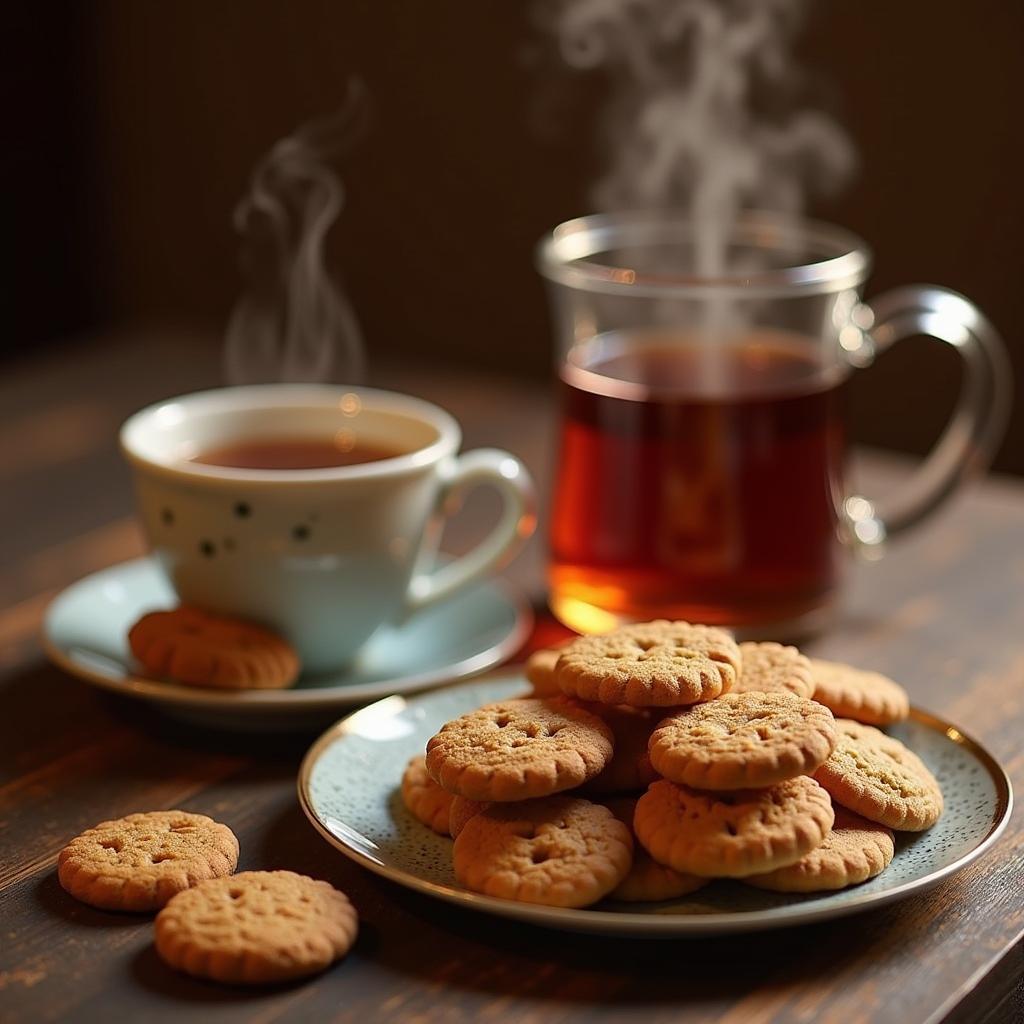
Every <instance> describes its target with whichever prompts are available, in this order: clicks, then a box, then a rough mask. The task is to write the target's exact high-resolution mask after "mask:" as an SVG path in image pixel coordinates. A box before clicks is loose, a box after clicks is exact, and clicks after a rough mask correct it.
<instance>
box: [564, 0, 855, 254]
mask: <svg viewBox="0 0 1024 1024" xmlns="http://www.w3.org/2000/svg"><path fill="white" fill-rule="evenodd" d="M806 8H807V3H806V2H805V0H557V2H555V3H554V4H552V5H551V6H550V7H548V6H547V5H545V12H544V13H547V15H548V17H549V18H550V22H549V24H550V28H551V31H553V32H554V34H555V37H556V39H557V42H558V46H559V51H560V53H561V56H562V59H563V60H564V61H565V63H566V64H568V65H569V66H570V67H571V68H574V69H579V70H585V69H593V68H596V69H601V70H603V71H604V72H605V73H606V74H607V75H608V76H609V78H610V80H611V102H610V104H609V106H608V109H607V112H606V117H605V125H604V128H605V133H606V138H607V144H608V148H609V153H610V163H609V167H608V170H607V173H606V174H605V175H604V177H602V178H601V180H600V181H599V182H598V183H597V185H596V187H595V188H594V200H595V201H596V203H597V205H598V206H599V207H600V208H602V209H622V208H638V207H639V208H648V209H649V208H664V207H682V208H684V209H688V210H689V212H690V215H691V218H692V219H693V221H694V223H695V225H696V227H697V232H696V234H697V243H698V244H697V249H698V252H697V260H698V268H697V269H698V270H699V271H700V272H703V273H706V274H714V273H715V272H717V271H719V270H721V269H724V264H725V252H726V239H727V237H728V233H729V228H730V226H731V225H732V223H733V221H734V219H735V217H736V214H737V212H738V211H739V210H740V209H742V208H744V207H757V208H760V209H770V210H773V211H778V212H789V213H797V212H799V211H800V210H802V209H803V207H804V203H805V199H806V192H807V190H808V188H809V187H815V188H818V189H820V190H822V191H827V190H830V189H833V188H835V187H837V186H839V185H841V184H842V183H843V182H844V180H845V179H846V178H847V177H848V176H849V174H850V172H851V170H852V168H853V164H854V153H853V149H852V146H851V145H850V142H849V141H848V139H847V137H846V135H845V134H844V133H843V131H842V130H841V129H840V127H839V126H838V125H837V124H836V123H835V122H834V121H833V120H832V119H830V118H829V117H827V116H826V115H824V114H823V113H821V112H818V111H814V110H809V109H792V104H790V109H788V110H784V111H782V112H780V111H779V110H778V109H775V110H771V111H770V110H769V109H768V108H770V107H771V106H772V105H773V104H774V106H775V107H776V108H778V107H779V106H780V105H782V104H784V101H785V100H787V99H788V98H789V97H790V96H791V94H792V93H793V90H794V86H795V84H796V81H795V73H794V57H793V54H792V43H793V40H794V37H795V35H796V33H797V31H798V29H799V27H800V25H801V22H802V20H803V16H804V13H805V11H806Z"/></svg>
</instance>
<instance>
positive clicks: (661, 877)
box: [604, 797, 708, 903]
mask: <svg viewBox="0 0 1024 1024" xmlns="http://www.w3.org/2000/svg"><path fill="white" fill-rule="evenodd" d="M604 804H605V806H606V807H607V808H608V810H610V811H611V812H612V814H614V815H615V817H616V818H618V819H619V821H621V822H622V823H623V824H624V825H626V827H627V828H628V829H629V831H630V833H632V832H633V814H634V812H635V811H636V800H635V799H633V798H632V797H616V798H614V799H612V800H605V801H604ZM707 884H708V879H706V878H700V877H698V876H697V875H684V874H681V873H680V872H679V871H673V870H672V868H667V867H665V865H664V864H659V863H658V862H657V861H656V860H654V859H653V858H652V857H651V855H650V854H649V853H648V852H647V851H646V850H645V849H644V848H643V847H642V846H641V845H640V844H639V843H634V844H633V864H632V867H630V869H629V874H628V875H626V877H625V878H624V879H623V880H622V881H621V882H620V883H619V884H618V885H617V886H616V887H615V888H614V889H613V890H612V891H611V892H610V893H609V894H608V898H609V899H611V900H621V901H622V902H623V903H658V902H660V901H661V900H674V899H679V897H680V896H687V895H688V894H689V893H691V892H696V891H697V890H698V889H700V888H703V887H704V886H705V885H707Z"/></svg>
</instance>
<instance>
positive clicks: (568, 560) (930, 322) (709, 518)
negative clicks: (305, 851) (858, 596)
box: [538, 212, 1010, 638]
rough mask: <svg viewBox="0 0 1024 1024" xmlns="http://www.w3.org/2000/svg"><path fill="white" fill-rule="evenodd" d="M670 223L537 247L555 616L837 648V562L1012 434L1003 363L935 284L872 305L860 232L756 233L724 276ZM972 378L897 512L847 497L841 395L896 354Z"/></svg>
mask: <svg viewBox="0 0 1024 1024" xmlns="http://www.w3.org/2000/svg"><path fill="white" fill-rule="evenodd" d="M697 242H698V239H697V238H696V237H695V233H694V229H693V226H692V224H691V223H690V222H689V221H687V220H686V219H685V218H683V217H681V216H679V217H677V216H672V215H666V214H664V213H655V212H651V213H622V214H607V215H598V216H592V217H583V218H580V219H578V220H573V221H569V222H567V223H565V224H562V225H561V226H559V227H558V228H556V229H555V231H554V232H553V233H552V234H551V236H549V237H548V238H546V239H544V240H543V241H542V242H541V245H540V248H539V251H538V265H539V269H540V271H541V273H542V274H543V276H544V277H545V278H546V280H547V282H548V284H549V288H550V295H551V301H552V310H553V316H554V325H555V334H556V338H557V353H558V366H559V377H560V381H561V392H562V394H561V399H562V408H563V412H562V426H561V449H560V455H559V461H558V467H557V474H556V479H555V488H554V503H553V510H552V519H551V525H550V545H551V561H550V569H549V586H550V604H551V608H552V611H553V612H554V613H555V615H556V616H557V617H558V618H559V619H561V620H562V621H563V622H564V623H565V624H566V625H568V626H571V627H572V628H574V629H577V630H579V631H582V632H602V631H605V630H608V629H611V628H613V627H614V626H615V625H617V624H618V623H620V622H623V621H629V620H634V621H636V620H646V619H653V618H679V619H688V620H690V621H696V622H706V623H713V624H721V625H728V626H731V627H733V628H734V629H736V630H737V632H738V633H739V634H740V635H743V636H750V637H757V636H770V637H775V638H782V637H786V636H790V637H793V636H799V635H801V634H804V633H808V632H812V631H814V630H816V629H819V628H821V626H822V625H824V623H825V622H826V621H827V620H828V617H829V612H830V611H831V610H832V609H833V608H834V606H835V600H836V597H837V592H838V586H839V582H840V576H841V569H842V563H843V561H844V560H845V554H846V551H847V550H849V549H851V548H852V549H853V550H855V551H860V552H861V553H863V554H866V555H868V556H869V557H877V556H878V555H879V554H880V553H881V550H882V548H881V545H882V544H883V542H884V541H885V539H886V538H887V537H889V536H892V535H894V534H896V533H899V532H900V531H902V530H904V529H907V528H908V527H911V526H913V525H914V524H915V523H917V522H918V521H919V520H921V519H922V518H924V517H925V516H926V515H928V514H929V513H930V512H932V511H933V510H934V509H935V508H937V507H938V506H939V505H940V504H941V503H942V502H943V501H944V500H945V499H946V498H947V497H949V496H950V495H951V494H952V493H953V491H955V490H956V488H957V487H958V486H959V485H960V484H961V483H962V482H963V481H964V480H965V479H966V478H967V477H968V476H970V475H971V474H972V473H974V472H977V471H978V470H979V469H982V468H983V467H984V466H985V465H986V464H987V463H988V461H989V459H990V457H991V455H992V453H993V451H994V449H995V447H996V445H997V444H998V442H999V440H1000V438H1001V436H1002V432H1003V429H1004V427H1005V424H1006V418H1007V413H1008V409H1009V404H1010V383H1009V382H1010V373H1009V368H1008V361H1007V356H1006V351H1005V346H1004V344H1003V342H1002V340H1001V339H1000V338H999V336H998V335H997V334H996V332H995V331H994V330H993V328H992V326H991V325H990V324H989V323H988V321H987V320H986V319H985V318H984V317H983V316H982V314H981V313H980V312H979V311H978V310H977V309H976V308H975V307H974V306H973V305H971V303H970V302H968V301H967V300H966V299H964V298H963V297H961V296H960V295H957V294H955V293H954V292H951V291H947V290H946V289H942V288H937V287H933V286H930V285H929V286H914V287H907V288H899V289H896V290H895V291H891V292H889V293H887V294H885V295H883V296H881V297H880V298H878V299H875V300H874V301H872V303H871V304H870V306H869V305H866V304H865V303H864V302H862V301H861V289H862V287H863V284H864V281H865V279H866V278H867V276H868V272H869V269H870V263H871V259H870V253H869V251H868V249H867V247H866V246H865V245H864V243H863V242H862V241H861V240H860V239H859V238H857V237H856V236H854V235H852V234H850V233H849V232H847V231H845V230H842V229H840V228H837V227H833V226H831V225H826V224H820V223H815V222H811V221H806V220H802V219H799V218H792V217H783V216H779V215H767V214H753V213H752V214H748V215H745V216H743V217H742V218H741V219H740V220H739V221H738V222H737V224H736V225H735V227H734V229H733V230H732V232H731V234H730V236H729V238H728V240H727V243H728V247H727V256H728V259H727V261H726V264H725V265H726V266H727V267H729V268H730V269H729V271H728V272H727V273H723V274H720V275H717V276H713V277H708V276H701V275H699V274H697V273H695V269H694V268H695V267H696V266H697V265H698V256H699V253H698V250H697ZM922 334H923V335H929V336H931V337H933V338H936V339H938V340H940V341H944V342H946V343H948V344H950V345H952V346H954V347H955V348H956V350H957V351H958V352H959V353H960V355H961V356H962V357H963V360H964V365H965V374H964V385H963V388H962V392H961V395H960V398H959V403H958V405H957V408H956V411H955V413H954V415H953V417H952V420H951V421H950V423H949V425H948V427H947V428H946V430H945V433H944V434H943V436H942V438H941V439H940V441H939V443H938V444H937V445H936V447H935V449H934V450H933V451H932V453H931V454H930V455H929V456H928V457H927V458H926V459H925V461H924V462H923V464H922V465H921V466H920V467H919V468H918V469H917V471H916V472H915V473H914V474H913V475H912V476H911V477H910V479H909V480H908V481H907V483H906V484H905V485H904V487H903V489H902V491H901V492H900V493H899V494H897V495H896V496H895V497H896V502H895V504H894V505H893V506H892V509H893V510H892V511H891V512H890V513H889V514H886V515H884V516H883V515H882V514H881V513H879V512H878V511H876V509H875V506H874V504H873V503H872V502H871V501H870V500H869V499H867V498H865V497H861V496H859V495H855V494H851V493H849V492H848V491H847V489H846V487H845V484H844V449H845V436H844V435H845V432H844V428H843V418H842V405H843V402H842V390H843V385H844V382H845V381H846V379H847V378H848V377H849V375H850V373H851V371H852V370H854V369H856V368H858V367H863V366H866V365H868V364H869V363H870V362H871V361H872V360H873V358H874V357H875V355H876V354H878V353H880V352H882V351H884V350H885V349H886V348H888V347H889V346H890V345H892V344H893V343H894V342H896V341H898V340H899V339H900V338H903V337H907V336H911V335H922Z"/></svg>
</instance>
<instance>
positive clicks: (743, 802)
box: [633, 775, 835, 878]
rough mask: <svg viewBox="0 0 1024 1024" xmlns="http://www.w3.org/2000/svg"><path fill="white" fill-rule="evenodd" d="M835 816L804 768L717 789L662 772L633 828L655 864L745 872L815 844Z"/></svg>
mask: <svg viewBox="0 0 1024 1024" xmlns="http://www.w3.org/2000/svg"><path fill="white" fill-rule="evenodd" d="M834 817H835V815H834V813H833V811H832V801H831V800H830V799H829V796H828V793H826V792H825V790H824V789H822V788H821V786H819V785H818V784H817V783H816V782H815V781H814V780H813V779H811V778H809V777H808V776H806V775H800V776H798V777H797V778H795V779H788V780H787V781H786V782H780V783H779V784H778V785H777V786H771V787H769V788H767V789H746V790H733V791H730V792H722V793H702V792H698V791H697V790H693V789H689V788H688V787H686V786H677V785H676V784H675V783H674V782H669V781H668V780H662V781H660V782H655V783H653V784H652V785H651V786H650V788H649V789H648V790H647V792H646V793H645V794H644V795H643V796H642V797H640V799H639V800H638V801H637V805H636V814H635V816H634V818H633V829H634V832H635V834H636V837H637V839H638V840H639V842H640V844H641V845H642V846H643V847H644V849H646V850H647V852H648V853H649V854H650V855H651V856H652V857H653V858H654V859H655V860H656V861H657V862H658V863H659V864H664V865H666V866H667V867H670V868H673V869H674V870H676V871H680V872H683V873H684V874H693V875H701V876H702V877H705V878H742V877H743V876H744V875H754V874H763V873H764V872H766V871H774V870H775V869H776V868H781V867H785V866H786V865H787V864H794V863H796V862H797V861H798V860H800V858H801V857H804V856H805V855H806V854H808V853H810V852H811V850H816V849H817V848H818V847H819V846H821V844H822V843H823V842H824V841H825V837H826V836H827V835H828V833H829V830H830V829H831V828H832V822H833V820H834Z"/></svg>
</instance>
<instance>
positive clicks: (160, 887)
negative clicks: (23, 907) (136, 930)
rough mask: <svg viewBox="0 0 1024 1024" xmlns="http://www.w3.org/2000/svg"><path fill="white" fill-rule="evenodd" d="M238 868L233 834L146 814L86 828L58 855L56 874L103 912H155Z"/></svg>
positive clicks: (170, 815) (183, 817)
mask: <svg viewBox="0 0 1024 1024" xmlns="http://www.w3.org/2000/svg"><path fill="white" fill-rule="evenodd" d="M237 864H238V840H237V839H236V838H235V834H234V833H233V832H232V831H231V829H229V828H228V827H227V825H221V824H220V823H219V822H216V821H214V820H213V819H212V818H208V817H207V816H206V815H205V814H190V813H189V812H187V811H146V812H145V813H142V814H129V815H128V816H127V817H124V818H117V819H115V820H113V821H102V822H100V824H98V825H96V826H95V827H94V828H90V829H87V830H86V831H85V832H83V833H82V834H81V835H79V836H76V837H75V838H74V839H72V840H71V842H70V843H68V845H67V846H65V847H64V849H63V850H61V851H60V855H59V856H58V857H57V875H58V878H59V879H60V884H61V885H62V886H63V887H64V889H66V890H67V891H68V892H69V893H71V895H72V896H74V897H75V899H78V900H81V901H82V902H83V903H88V904H89V905H90V906H92V907H99V908H100V909H101V910H133V911H145V910H157V909H159V908H160V907H162V906H163V905H164V904H165V903H166V902H167V901H168V900H169V899H170V898H171V897H172V896H175V895H176V894H177V893H179V892H181V891H183V890H184V889H188V888H189V887H190V886H193V885H197V884H198V883H199V882H202V881H205V880H206V879H209V878H217V877H219V876H221V875H230V874H231V872H232V871H234V870H235V866H236V865H237Z"/></svg>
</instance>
